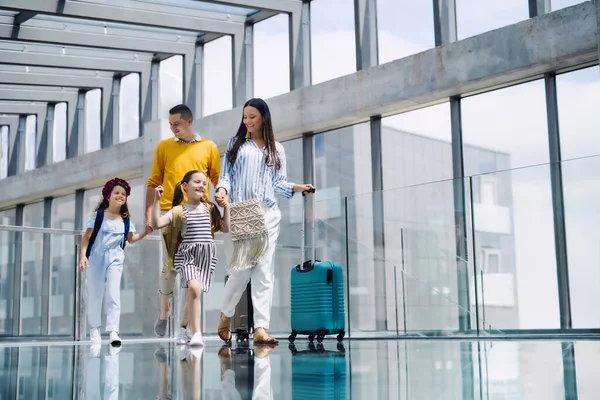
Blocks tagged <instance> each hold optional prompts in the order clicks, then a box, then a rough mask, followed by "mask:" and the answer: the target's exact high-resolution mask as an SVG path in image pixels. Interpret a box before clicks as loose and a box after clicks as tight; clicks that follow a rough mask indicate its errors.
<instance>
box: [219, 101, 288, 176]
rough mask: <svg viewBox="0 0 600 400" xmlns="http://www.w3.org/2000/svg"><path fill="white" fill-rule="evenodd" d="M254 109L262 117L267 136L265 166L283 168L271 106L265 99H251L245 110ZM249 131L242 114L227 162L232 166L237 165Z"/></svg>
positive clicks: (245, 105)
mask: <svg viewBox="0 0 600 400" xmlns="http://www.w3.org/2000/svg"><path fill="white" fill-rule="evenodd" d="M248 106H250V107H254V108H256V109H257V110H258V111H259V112H260V115H261V116H262V120H263V121H262V123H263V134H264V135H265V150H266V151H265V165H266V166H267V167H274V168H275V169H277V170H278V169H279V168H281V160H279V156H278V155H277V148H276V146H275V135H274V133H273V124H272V122H271V111H270V110H269V106H268V105H267V103H266V102H265V101H264V100H263V99H258V98H256V99H250V100H248V101H247V102H246V103H245V104H244V107H243V109H245V108H246V107H248ZM247 132H248V130H247V129H246V125H245V124H244V115H243V114H242V122H241V123H240V127H239V128H238V131H237V133H236V135H235V136H234V138H233V145H232V146H231V149H230V150H229V151H228V152H227V156H226V157H227V160H228V161H229V162H230V163H231V165H233V164H235V160H236V159H237V155H238V152H239V150H240V147H241V146H242V144H244V143H245V142H246V133H247Z"/></svg>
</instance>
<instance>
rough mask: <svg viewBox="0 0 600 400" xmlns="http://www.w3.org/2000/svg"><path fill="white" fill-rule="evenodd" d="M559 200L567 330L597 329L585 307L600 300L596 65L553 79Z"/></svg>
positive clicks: (599, 147) (599, 142)
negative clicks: (564, 245)
mask: <svg viewBox="0 0 600 400" xmlns="http://www.w3.org/2000/svg"><path fill="white" fill-rule="evenodd" d="M556 85H557V94H558V116H559V130H560V144H561V152H562V157H563V160H567V159H569V160H568V161H564V162H563V163H562V178H563V198H564V202H565V227H566V235H567V257H568V266H569V284H570V287H571V290H570V295H571V313H572V318H573V328H598V327H600V320H599V319H598V318H597V314H596V313H594V312H593V310H592V309H590V306H589V305H590V304H595V303H594V302H595V301H600V293H599V292H598V285H600V270H599V269H598V268H593V267H590V266H594V265H599V263H600V251H598V243H600V215H599V214H598V207H597V205H598V201H600V191H599V190H598V188H599V185H598V182H599V181H600V175H599V174H598V171H599V170H600V139H599V138H598V132H597V131H598V129H597V126H598V124H599V123H600V117H599V116H598V112H597V110H598V106H600V94H599V93H600V92H599V90H600V74H599V73H598V66H594V67H591V68H586V69H582V70H579V71H574V72H570V73H567V74H563V75H559V76H557V77H556Z"/></svg>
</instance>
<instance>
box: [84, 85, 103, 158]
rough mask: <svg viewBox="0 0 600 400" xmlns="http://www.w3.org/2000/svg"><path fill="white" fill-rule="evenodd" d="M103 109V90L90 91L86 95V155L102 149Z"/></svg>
mask: <svg viewBox="0 0 600 400" xmlns="http://www.w3.org/2000/svg"><path fill="white" fill-rule="evenodd" d="M101 109H102V90H101V89H92V90H88V91H87V92H86V93H85V146H84V148H85V150H84V152H85V153H91V152H93V151H96V150H100V148H101V132H102V131H101V129H102V128H101V127H102V124H101V122H100V119H101V118H100V111H101Z"/></svg>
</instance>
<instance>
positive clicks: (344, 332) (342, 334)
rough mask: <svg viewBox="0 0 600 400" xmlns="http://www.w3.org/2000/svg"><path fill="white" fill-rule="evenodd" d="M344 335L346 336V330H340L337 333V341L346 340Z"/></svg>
mask: <svg viewBox="0 0 600 400" xmlns="http://www.w3.org/2000/svg"><path fill="white" fill-rule="evenodd" d="M344 336H346V331H344V330H343V329H342V330H341V331H340V333H339V334H338V335H337V341H338V342H339V343H341V342H343V341H344Z"/></svg>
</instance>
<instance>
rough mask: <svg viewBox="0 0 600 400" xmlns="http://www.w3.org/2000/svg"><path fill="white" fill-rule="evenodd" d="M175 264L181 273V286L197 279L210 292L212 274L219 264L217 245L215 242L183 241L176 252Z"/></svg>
mask: <svg viewBox="0 0 600 400" xmlns="http://www.w3.org/2000/svg"><path fill="white" fill-rule="evenodd" d="M174 265H175V269H176V270H177V272H179V273H180V274H181V277H180V280H181V287H182V288H183V289H187V287H188V282H189V281H191V280H196V281H198V283H200V289H201V290H202V291H203V292H208V290H209V289H210V281H211V278H212V274H213V272H214V270H215V267H216V265H217V247H216V246H215V243H214V242H197V243H181V244H180V245H179V248H178V249H177V253H176V254H175V259H174Z"/></svg>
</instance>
